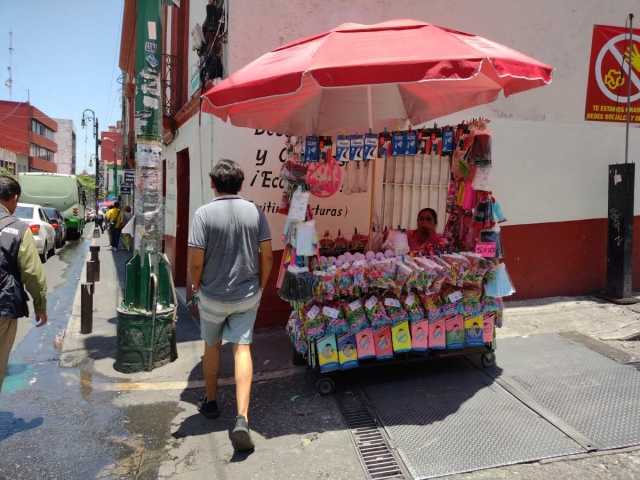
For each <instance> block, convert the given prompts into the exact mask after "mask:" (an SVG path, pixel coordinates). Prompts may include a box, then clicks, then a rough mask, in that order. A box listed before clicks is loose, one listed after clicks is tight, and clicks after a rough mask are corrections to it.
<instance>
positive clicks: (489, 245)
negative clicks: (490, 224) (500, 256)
mask: <svg viewBox="0 0 640 480" xmlns="http://www.w3.org/2000/svg"><path fill="white" fill-rule="evenodd" d="M476 253H477V254H479V255H482V256H483V257H488V258H494V257H495V256H496V242H480V243H476Z"/></svg>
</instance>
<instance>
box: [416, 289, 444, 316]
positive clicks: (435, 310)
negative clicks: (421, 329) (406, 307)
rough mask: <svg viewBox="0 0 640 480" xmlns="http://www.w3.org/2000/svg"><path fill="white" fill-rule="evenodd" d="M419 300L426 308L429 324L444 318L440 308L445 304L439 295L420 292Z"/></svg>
mask: <svg viewBox="0 0 640 480" xmlns="http://www.w3.org/2000/svg"><path fill="white" fill-rule="evenodd" d="M418 298H419V299H420V303H422V306H423V307H424V311H425V313H426V315H427V318H428V319H429V322H433V321H435V320H437V319H438V318H440V317H441V316H442V313H441V310H440V308H441V307H442V305H443V304H444V302H443V300H442V297H441V296H440V294H439V293H426V292H418Z"/></svg>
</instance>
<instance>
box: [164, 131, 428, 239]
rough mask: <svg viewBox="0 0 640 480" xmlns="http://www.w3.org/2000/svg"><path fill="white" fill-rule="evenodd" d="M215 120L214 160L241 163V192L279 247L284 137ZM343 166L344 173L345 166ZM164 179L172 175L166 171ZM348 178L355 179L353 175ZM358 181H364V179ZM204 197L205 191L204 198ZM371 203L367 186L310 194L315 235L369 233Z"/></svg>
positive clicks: (285, 156) (344, 176)
mask: <svg viewBox="0 0 640 480" xmlns="http://www.w3.org/2000/svg"><path fill="white" fill-rule="evenodd" d="M214 121H216V122H217V124H216V129H217V131H216V137H217V138H224V139H225V141H224V142H220V143H219V144H218V145H217V148H216V150H215V151H214V152H215V153H214V159H221V158H229V159H231V160H234V161H236V162H238V163H239V164H240V166H241V167H242V169H243V170H244V178H245V180H244V184H243V186H242V191H241V195H242V196H243V198H245V199H246V200H249V201H251V202H254V203H255V204H257V205H259V206H260V207H262V210H263V211H264V213H265V215H266V217H267V220H268V222H269V227H270V228H271V236H272V238H273V248H274V249H275V250H280V249H282V248H283V242H282V236H283V235H282V232H283V231H284V227H285V221H286V219H287V217H286V215H282V214H280V213H278V207H279V206H280V203H281V200H282V194H283V188H284V186H285V182H284V180H283V179H281V178H280V176H279V175H280V170H281V168H282V165H283V164H284V162H285V161H286V159H287V150H286V148H285V141H286V137H285V136H282V135H277V134H275V133H272V132H266V131H264V130H253V129H248V128H240V127H235V126H233V125H231V124H229V123H223V122H222V121H220V120H218V119H215V120H214ZM334 141H335V139H334ZM376 161H377V160H376ZM342 168H343V172H344V166H343V167H342ZM372 170H373V167H372V168H370V169H369V179H368V181H369V182H370V181H371V172H372ZM167 178H171V177H170V176H169V174H168V172H167ZM342 178H343V182H344V181H345V179H346V175H344V174H343V177H342ZM205 181H206V180H205ZM351 181H352V182H354V180H353V178H352V179H351ZM360 181H361V182H363V179H362V178H361V179H360ZM206 184H207V185H208V182H206ZM212 194H213V193H212V192H211V195H212ZM207 198H208V197H207V195H206V194H205V198H204V201H207V200H206V199H207ZM370 202H371V187H370V186H369V188H368V189H367V191H366V192H365V191H364V189H363V191H361V192H360V193H350V194H347V193H346V191H338V192H337V193H336V194H335V195H333V196H331V197H328V198H319V197H315V196H313V195H311V197H310V199H309V207H310V208H311V211H312V212H313V215H314V218H315V221H316V230H317V232H318V235H319V236H320V237H323V236H324V233H325V231H328V232H329V234H330V236H331V237H335V236H337V234H338V231H340V232H341V233H342V234H343V236H345V237H346V238H347V239H348V240H349V239H351V235H352V234H353V233H354V229H356V228H357V229H358V232H360V233H366V232H368V230H369V219H370V213H371V209H370ZM426 206H428V205H426Z"/></svg>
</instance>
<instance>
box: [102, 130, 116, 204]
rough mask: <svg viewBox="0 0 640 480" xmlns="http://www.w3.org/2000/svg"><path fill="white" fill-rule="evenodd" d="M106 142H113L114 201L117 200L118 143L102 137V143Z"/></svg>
mask: <svg viewBox="0 0 640 480" xmlns="http://www.w3.org/2000/svg"><path fill="white" fill-rule="evenodd" d="M105 140H108V141H110V142H113V195H114V196H115V198H116V200H117V199H118V154H117V152H116V151H117V149H118V142H116V141H115V140H114V139H113V138H109V137H102V141H103V142H104V141H105Z"/></svg>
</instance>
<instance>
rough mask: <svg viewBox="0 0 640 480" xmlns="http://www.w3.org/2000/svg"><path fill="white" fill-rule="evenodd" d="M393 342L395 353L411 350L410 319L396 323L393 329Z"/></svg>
mask: <svg viewBox="0 0 640 480" xmlns="http://www.w3.org/2000/svg"><path fill="white" fill-rule="evenodd" d="M391 342H392V345H393V351H394V352H395V353H405V352H410V351H411V334H410V329H409V321H408V320H405V321H404V322H401V323H399V324H397V325H395V326H394V327H393V328H392V329H391Z"/></svg>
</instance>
